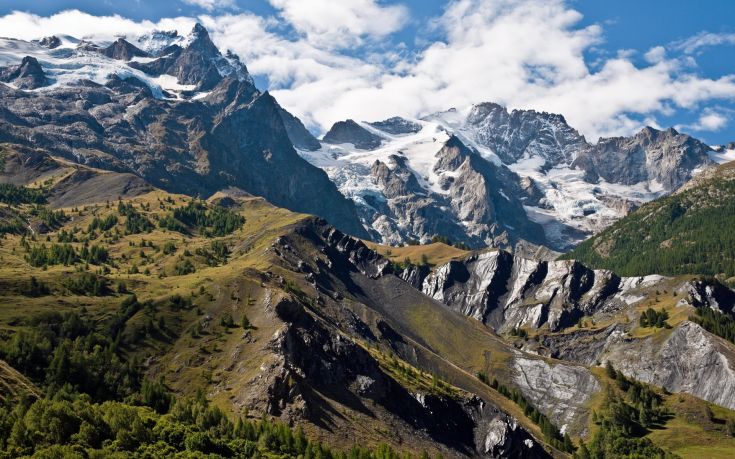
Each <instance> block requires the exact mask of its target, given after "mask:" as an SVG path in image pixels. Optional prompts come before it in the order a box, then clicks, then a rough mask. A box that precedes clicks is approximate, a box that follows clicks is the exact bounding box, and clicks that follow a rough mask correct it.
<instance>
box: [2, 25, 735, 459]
mask: <svg viewBox="0 0 735 459" xmlns="http://www.w3.org/2000/svg"><path fill="white" fill-rule="evenodd" d="M202 20H203V21H205V22H206V21H209V20H212V19H211V17H209V16H208V17H207V18H206V19H204V18H203V19H202ZM213 36H214V37H215V38H217V35H213ZM274 93H275V91H274ZM307 124H308V123H307ZM310 128H313V126H307V125H305V124H304V123H303V122H302V121H301V120H300V119H299V118H298V117H296V116H295V115H293V114H292V113H290V112H289V111H288V107H285V106H282V105H281V104H279V102H278V101H276V99H275V97H274V96H273V95H272V94H271V93H269V92H268V91H261V90H260V89H259V88H258V87H256V84H255V80H254V79H253V78H252V77H251V75H250V73H249V72H248V70H247V67H246V66H245V63H243V62H241V60H240V58H239V57H238V56H236V55H235V54H234V53H233V52H231V51H229V50H223V49H220V48H218V47H217V46H216V45H215V41H213V39H212V36H210V34H209V32H208V31H207V30H206V29H205V28H204V27H203V26H202V25H200V24H197V25H195V26H194V27H193V29H192V30H191V31H190V33H188V34H179V32H176V31H151V32H147V33H145V34H142V35H130V36H115V37H114V39H113V40H110V41H97V40H92V39H90V38H89V37H87V38H85V39H78V38H75V37H72V36H69V35H58V36H49V37H46V38H39V39H38V40H33V41H24V40H18V39H13V38H0V261H1V262H2V263H0V457H42V458H46V457H211V458H220V457H248V458H249V457H268V458H275V457H278V458H302V459H306V458H326V459H342V458H345V459H346V458H360V459H397V458H399V457H400V458H409V459H410V458H426V457H434V458H444V457H446V458H467V457H469V458H524V459H525V458H527V459H536V458H579V459H581V458H587V459H589V458H595V459H619V458H620V459H622V458H633V457H635V458H649V457H650V458H666V459H669V458H677V457H682V458H701V457H732V456H733V455H734V454H735V290H733V289H732V288H731V287H732V286H733V285H735V237H733V232H732V231H730V230H729V229H730V228H732V227H733V225H735V205H733V203H735V168H734V167H733V165H732V164H730V163H727V162H728V161H729V160H731V159H735V151H733V145H723V146H719V147H710V146H708V145H706V144H705V143H703V142H701V141H699V140H697V139H695V138H693V137H690V136H688V135H686V134H683V133H680V132H678V131H677V130H674V129H667V130H657V129H653V128H644V129H642V130H641V131H640V132H638V133H637V134H635V135H632V136H630V137H615V138H603V139H599V140H598V141H597V142H596V143H591V142H589V141H587V140H586V139H585V138H584V137H583V136H582V135H581V134H580V133H579V132H578V131H577V130H575V129H574V128H572V127H571V126H569V125H568V124H567V121H566V119H565V118H564V117H563V116H562V115H558V114H550V113H545V112H537V111H534V110H508V109H507V108H505V107H503V106H501V105H498V104H495V103H480V104H477V105H474V106H472V107H468V108H465V109H450V110H447V111H445V112H440V113H435V114H431V115H428V116H425V117H422V118H418V119H413V118H412V119H409V118H405V117H391V118H388V119H384V120H381V121H373V122H365V121H356V120H353V119H347V120H346V121H337V122H336V123H334V125H333V126H332V127H331V129H329V130H328V132H326V133H325V134H324V135H323V136H321V137H320V138H317V136H316V135H315V133H314V132H312V131H310ZM718 163H725V164H718ZM580 241H581V242H580ZM569 249H572V250H569Z"/></svg>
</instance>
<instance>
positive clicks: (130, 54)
mask: <svg viewBox="0 0 735 459" xmlns="http://www.w3.org/2000/svg"><path fill="white" fill-rule="evenodd" d="M102 54H104V55H105V56H107V57H109V58H111V59H115V60H120V61H129V60H131V59H132V58H134V57H148V56H149V54H148V53H146V52H145V51H143V50H142V49H140V48H138V47H136V46H135V45H133V44H132V43H130V42H128V41H126V40H125V39H124V38H118V39H117V40H115V42H114V43H112V44H111V45H110V46H108V47H107V48H105V49H103V50H102Z"/></svg>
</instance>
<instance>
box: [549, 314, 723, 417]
mask: <svg viewBox="0 0 735 459" xmlns="http://www.w3.org/2000/svg"><path fill="white" fill-rule="evenodd" d="M543 344H544V345H545V346H546V347H547V348H549V349H550V350H551V353H552V355H553V356H555V357H557V358H561V359H565V360H573V361H577V362H579V363H582V364H585V365H596V364H598V363H600V364H604V363H605V362H607V361H610V362H612V364H613V365H614V366H615V368H616V369H618V370H620V371H622V372H623V373H624V374H625V375H627V376H629V377H632V378H635V379H637V380H639V381H643V382H647V383H651V384H655V385H658V386H661V387H664V388H666V389H667V390H669V391H671V392H687V393H690V394H692V395H694V396H697V397H699V398H702V399H704V400H708V401H710V402H712V403H716V404H718V405H721V406H724V407H726V408H730V409H733V408H735V350H734V349H733V347H732V345H730V344H729V343H727V342H726V341H724V340H723V339H721V338H718V337H717V336H714V335H712V334H710V333H708V332H706V331H705V330H704V329H703V328H702V327H700V326H699V325H697V324H695V323H693V322H689V321H685V322H682V323H681V324H679V325H678V326H676V327H675V328H674V330H673V331H672V332H671V333H670V334H669V335H668V336H667V337H666V339H665V340H663V342H661V341H660V340H654V339H653V338H643V339H639V338H632V337H630V336H629V335H628V334H627V333H626V331H625V328H624V327H623V326H622V325H616V326H611V327H608V328H606V329H603V330H599V331H595V332H575V333H572V334H568V335H567V336H556V337H551V336H549V337H546V338H545V339H544V341H543Z"/></svg>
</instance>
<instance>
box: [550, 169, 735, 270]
mask: <svg viewBox="0 0 735 459" xmlns="http://www.w3.org/2000/svg"><path fill="white" fill-rule="evenodd" d="M703 174H704V175H703V176H701V177H698V178H697V179H695V180H694V181H693V182H692V183H690V184H688V185H687V186H685V187H684V188H683V189H682V190H680V191H679V192H677V193H675V194H673V195H671V196H667V197H664V198H661V199H658V200H656V201H653V202H650V203H648V204H646V205H644V206H642V207H641V208H640V209H638V210H636V211H635V212H633V213H632V214H630V215H628V216H627V217H625V218H623V219H621V220H619V221H618V222H616V223H615V224H614V225H612V226H611V227H610V228H608V229H607V230H605V231H603V232H602V233H600V234H598V235H596V236H594V237H592V238H590V239H588V240H586V241H585V242H583V243H582V244H580V245H579V246H578V247H577V248H575V249H574V250H572V251H571V252H569V253H567V254H565V255H564V256H563V257H562V258H564V259H577V260H580V261H582V262H584V263H586V264H588V265H591V266H593V267H596V268H606V269H611V270H613V271H615V272H616V273H618V274H620V275H623V276H638V275H646V274H653V273H657V274H667V275H675V274H707V275H718V276H721V277H723V278H725V279H727V278H731V277H733V276H735V232H733V231H731V229H732V228H734V227H735V165H734V164H732V163H730V164H726V165H723V166H720V167H719V168H718V169H717V170H716V171H715V172H714V173H703Z"/></svg>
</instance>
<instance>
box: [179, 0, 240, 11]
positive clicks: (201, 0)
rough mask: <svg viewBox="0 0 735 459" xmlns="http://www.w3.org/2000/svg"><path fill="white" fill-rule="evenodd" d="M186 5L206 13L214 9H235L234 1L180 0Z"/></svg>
mask: <svg viewBox="0 0 735 459" xmlns="http://www.w3.org/2000/svg"><path fill="white" fill-rule="evenodd" d="M182 1H183V2H184V3H186V4H188V5H193V6H198V7H200V8H203V9H205V10H207V11H214V10H215V9H220V8H221V9H237V5H236V4H235V0H182Z"/></svg>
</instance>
